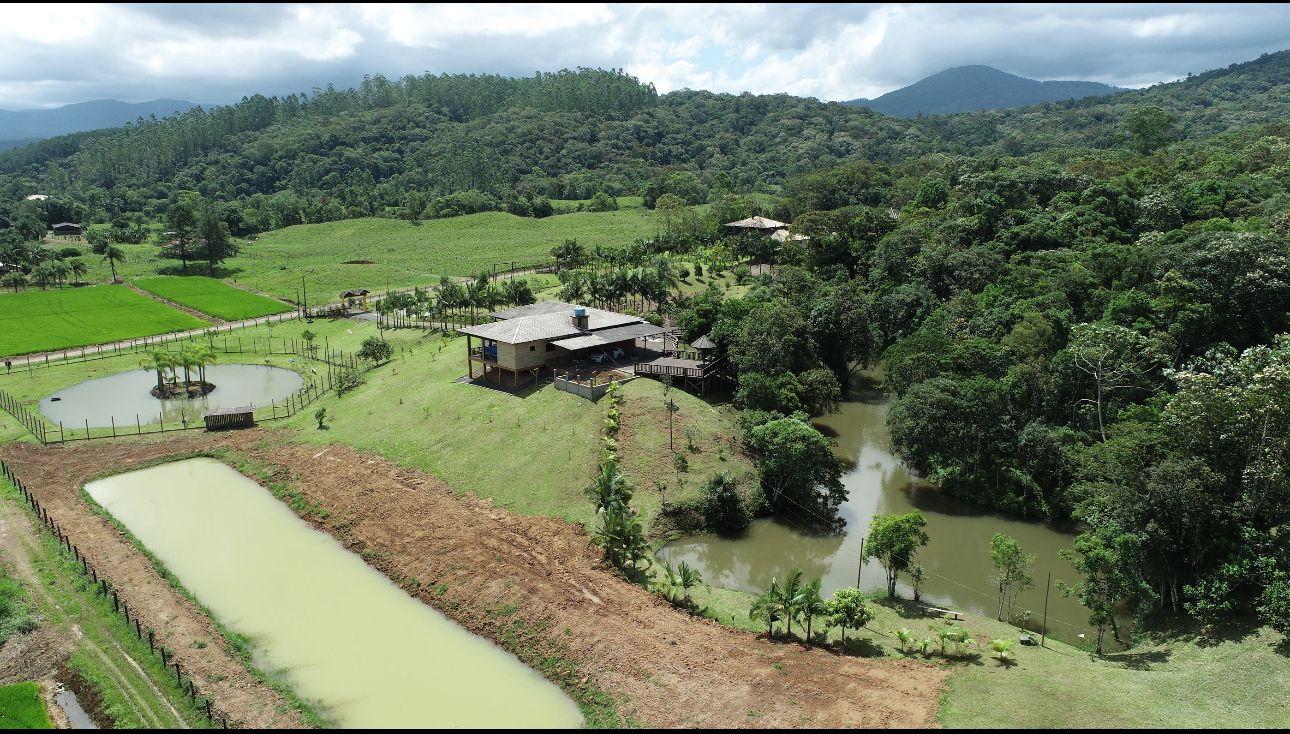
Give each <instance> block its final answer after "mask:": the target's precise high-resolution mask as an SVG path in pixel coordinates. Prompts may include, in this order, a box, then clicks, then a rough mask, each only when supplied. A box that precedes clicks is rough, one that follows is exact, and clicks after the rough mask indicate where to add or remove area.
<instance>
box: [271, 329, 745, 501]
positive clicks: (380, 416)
mask: <svg viewBox="0 0 1290 734" xmlns="http://www.w3.org/2000/svg"><path fill="white" fill-rule="evenodd" d="M387 333H388V334H389V336H390V338H391V339H392V340H393V339H395V338H406V335H407V334H408V333H409V332H408V331H393V332H387ZM465 351H466V346H465V340H464V339H460V338H457V339H454V338H448V339H443V338H441V337H440V336H438V335H427V336H425V337H424V338H422V339H420V343H419V344H417V345H416V346H415V347H412V348H411V350H410V351H408V352H407V354H406V355H405V356H403V357H401V358H399V359H396V360H394V361H393V362H392V363H391V364H389V365H386V366H383V367H380V368H378V369H376V370H374V371H372V372H370V373H368V375H367V384H365V385H364V386H362V387H360V388H358V389H357V390H355V391H354V392H352V393H350V394H348V395H345V396H344V397H336V396H335V395H329V396H327V397H326V398H324V399H323V401H322V402H321V403H320V405H322V406H324V407H326V408H327V414H328V417H329V428H328V430H325V431H319V430H317V427H316V425H315V424H314V423H313V415H312V411H306V412H308V413H310V415H308V416H304V415H301V416H297V417H295V418H293V419H292V420H290V421H287V422H284V423H280V424H275V425H278V426H290V427H292V428H294V429H297V430H298V436H299V437H300V440H304V441H307V442H311V443H344V444H348V445H350V446H353V447H355V448H357V449H360V450H363V451H371V452H374V453H376V454H379V455H381V456H384V457H385V458H387V459H389V460H391V461H394V462H396V463H400V464H404V465H406V466H411V467H415V468H417V469H421V470H422V471H425V472H428V473H431V474H434V475H435V476H437V477H439V478H441V479H443V480H444V481H446V482H447V483H448V484H449V485H451V486H452V487H453V488H455V489H457V490H458V491H464V492H472V493H474V494H476V495H478V496H480V497H488V498H491V499H493V500H494V501H495V502H497V503H498V504H500V505H504V506H506V507H508V508H510V509H513V510H515V511H517V512H521V513H524V514H531V515H548V516H551V517H559V518H563V519H566V520H569V521H571V522H577V523H584V524H585V523H589V522H591V520H592V519H593V517H594V515H595V512H594V508H593V507H592V506H591V502H590V501H589V500H588V499H587V497H586V495H584V494H583V489H584V488H585V487H586V486H587V484H589V483H590V481H591V479H592V477H593V476H594V474H595V472H596V470H597V465H598V462H599V461H600V457H601V450H602V449H601V442H600V432H601V428H602V426H603V421H604V415H605V406H604V405H603V404H594V403H591V402H588V401H587V400H584V399H582V398H580V397H578V396H576V395H572V394H570V393H566V392H561V391H559V390H556V389H555V388H554V387H552V386H551V385H546V386H543V387H541V388H539V389H536V390H532V389H530V390H528V391H524V392H523V393H522V394H520V395H515V394H511V393H508V392H504V391H500V390H494V389H491V388H487V387H481V386H478V385H469V384H461V383H458V382H457V379H458V378H460V377H463V376H464V375H465V374H466V355H465ZM396 352H397V350H396ZM623 393H624V396H625V398H626V399H627V401H628V405H629V406H630V409H631V416H632V417H630V418H629V421H633V422H635V421H637V418H636V417H635V416H636V414H638V413H639V415H640V418H639V421H638V422H639V425H633V424H632V423H627V424H625V426H627V427H628V432H629V433H630V434H631V435H630V437H628V438H626V439H625V440H624V443H623V447H622V455H623V462H624V472H625V473H626V475H627V477H628V479H629V481H631V482H632V483H633V485H634V487H635V490H636V499H635V500H634V504H636V505H637V506H638V507H639V508H640V510H641V512H642V513H644V518H645V519H646V521H647V522H649V521H651V520H652V519H653V518H654V517H655V516H656V515H657V513H658V511H659V508H660V506H661V500H662V497H661V495H660V494H659V493H658V492H657V491H656V490H655V488H654V484H653V479H654V478H656V477H658V478H662V479H664V481H667V483H668V485H669V487H670V488H672V492H671V493H669V495H668V499H669V501H673V502H675V501H679V500H680V499H682V498H685V497H692V496H695V495H696V494H697V491H698V489H699V487H700V486H701V485H702V483H703V481H705V480H706V479H707V478H708V476H710V475H711V474H713V473H715V472H717V471H719V470H721V469H724V468H730V469H731V471H732V473H734V474H735V475H736V476H740V477H748V476H749V475H750V472H751V467H750V466H749V465H748V462H747V460H746V459H744V458H743V457H742V456H741V455H739V454H738V453H737V452H734V451H729V450H726V451H723V450H721V449H719V448H718V436H721V435H728V434H729V428H728V426H727V425H726V421H727V419H728V418H727V416H726V415H725V414H724V413H722V412H720V411H718V410H716V409H714V408H712V407H711V406H709V405H707V404H706V403H704V402H703V401H702V400H700V399H699V398H697V397H695V396H693V395H689V394H687V393H685V392H683V391H681V390H673V392H672V396H673V398H674V399H675V400H676V402H677V404H678V405H679V406H680V411H679V412H678V413H677V424H676V433H675V441H676V447H677V448H678V450H680V451H683V452H684V453H685V454H686V455H687V457H688V458H689V462H690V469H689V472H687V473H686V474H685V475H684V476H685V478H686V485H687V488H686V490H684V492H682V491H679V490H677V489H675V488H676V481H675V477H676V472H675V469H674V466H673V459H672V452H670V451H668V450H667V418H666V411H665V410H664V408H663V398H662V386H661V385H660V384H659V383H658V382H655V381H653V380H644V379H638V380H633V381H631V382H628V383H626V384H625V385H624V386H623ZM688 425H694V426H695V427H696V430H697V434H696V442H695V443H696V447H697V448H698V449H699V451H698V452H691V451H690V450H689V449H688V447H687V438H686V435H685V432H684V426H688ZM722 457H724V459H723V458H722Z"/></svg>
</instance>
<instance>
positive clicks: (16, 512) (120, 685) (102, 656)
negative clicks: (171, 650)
mask: <svg viewBox="0 0 1290 734" xmlns="http://www.w3.org/2000/svg"><path fill="white" fill-rule="evenodd" d="M37 532H38V531H37V530H36V529H35V528H34V527H33V526H32V523H31V521H30V519H29V518H28V517H27V515H26V514H25V513H23V512H22V510H21V509H20V508H18V507H15V506H14V505H13V503H11V502H7V501H0V555H2V556H3V557H4V559H5V563H6V567H7V568H9V569H10V570H11V572H12V573H13V574H14V576H15V577H16V578H18V579H19V580H20V581H22V583H23V586H25V587H26V588H27V589H28V591H29V593H31V594H32V595H33V596H34V597H35V599H36V601H37V603H38V604H39V605H41V606H43V607H45V608H55V609H58V610H59V611H63V612H65V611H66V610H64V609H63V608H62V607H61V606H60V605H59V604H58V601H57V600H56V599H55V598H54V596H53V594H51V593H50V591H49V589H48V588H46V587H45V585H44V583H42V582H41V580H40V577H39V576H38V575H37V573H36V569H35V567H34V566H33V564H32V560H31V559H32V553H33V552H35V550H34V549H35V548H36V547H37V544H38V543H39V542H40V540H39V538H38V536H37ZM86 622H87V623H93V620H86ZM21 644H23V647H24V649H22V650H20V651H18V653H17V658H18V660H17V662H18V663H19V664H20V667H18V668H17V669H14V670H7V671H5V675H16V676H17V677H18V678H23V677H41V678H42V679H43V683H44V685H42V690H45V691H48V692H50V696H51V697H52V690H53V686H54V684H53V671H54V669H55V668H56V667H57V666H58V665H60V664H62V663H63V662H65V661H66V659H67V658H68V656H70V655H71V653H72V650H73V648H76V647H79V648H81V649H83V650H86V651H88V652H89V653H90V654H91V655H93V656H94V657H95V658H97V659H98V660H99V662H100V664H101V665H102V669H103V670H104V671H105V672H106V674H107V675H108V676H109V677H110V678H111V679H112V683H113V684H114V687H115V688H117V689H118V690H119V691H120V692H121V695H122V696H123V697H124V699H125V701H126V704H127V705H128V706H129V707H130V710H131V712H132V713H133V714H134V715H135V718H136V719H138V720H139V721H142V722H145V723H146V724H148V725H149V726H152V727H156V728H181V729H187V728H189V727H188V722H187V721H185V720H184V717H183V716H181V715H180V714H179V712H178V711H177V710H175V707H174V706H173V705H171V703H170V700H169V699H168V698H166V696H165V694H164V693H162V692H161V690H160V689H159V688H157V686H156V684H155V683H153V681H152V679H151V678H150V677H149V676H148V675H147V673H145V672H144V671H143V669H142V668H141V667H139V664H138V663H137V662H135V660H134V659H133V658H131V657H130V655H129V654H128V653H127V652H126V651H125V650H124V649H123V648H121V646H120V645H116V644H113V650H112V651H107V650H104V648H103V647H102V646H101V645H100V644H99V643H98V642H97V641H95V639H94V638H93V637H87V636H86V635H85V634H84V633H83V631H82V630H81V628H80V627H78V626H77V625H76V624H74V623H70V622H66V621H61V620H60V621H58V622H56V623H55V624H53V625H47V626H44V627H41V628H40V630H38V631H37V632H36V633H34V634H33V635H31V636H30V637H29V638H28V639H26V640H22V641H21ZM6 647H7V646H6ZM109 653H111V654H109ZM120 661H125V662H126V663H127V664H129V665H130V666H131V667H132V668H133V669H134V671H135V673H136V674H137V675H135V676H130V675H128V674H127V673H125V672H123V671H122V670H121V668H120V667H119V662H120ZM24 669H25V670H24ZM132 681H143V683H144V684H145V685H146V687H147V689H148V693H149V694H150V695H151V698H152V700H155V701H159V702H161V703H162V704H163V707H164V709H165V710H166V712H167V713H169V716H168V717H164V718H163V717H162V716H159V715H157V714H156V713H155V712H154V710H153V706H150V705H149V703H148V701H147V700H145V698H144V695H145V694H143V693H141V692H140V691H138V690H137V689H136V687H135V685H134V684H133V683H132ZM50 710H51V711H54V712H56V714H57V715H58V716H63V718H66V717H65V715H63V714H62V710H61V709H59V708H57V706H52V707H50Z"/></svg>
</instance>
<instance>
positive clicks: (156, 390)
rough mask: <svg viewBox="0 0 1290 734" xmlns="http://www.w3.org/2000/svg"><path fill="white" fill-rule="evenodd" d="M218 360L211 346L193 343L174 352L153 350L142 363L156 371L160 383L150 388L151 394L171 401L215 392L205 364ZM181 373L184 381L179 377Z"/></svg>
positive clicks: (149, 351)
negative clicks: (207, 376) (208, 379)
mask: <svg viewBox="0 0 1290 734" xmlns="http://www.w3.org/2000/svg"><path fill="white" fill-rule="evenodd" d="M216 359H217V357H216V353H215V350H214V349H213V348H212V347H211V346H210V345H208V344H201V343H198V342H191V343H188V344H184V345H183V346H182V347H181V348H180V349H178V350H173V351H172V350H168V349H150V350H148V351H147V352H146V353H145V354H144V356H143V358H142V359H140V361H139V364H140V366H141V367H144V368H145V369H151V370H153V371H154V372H156V373H157V384H156V385H155V386H153V388H152V390H151V391H150V392H151V393H152V396H153V397H154V398H157V399H159V400H171V399H174V398H198V397H202V396H203V395H209V394H210V393H211V392H212V391H214V390H215V385H214V384H213V383H210V382H207V381H206V367H207V365H212V364H215V361H216ZM181 372H182V373H183V379H182V380H180V379H179V376H180V373H181ZM194 377H196V379H193V378H194Z"/></svg>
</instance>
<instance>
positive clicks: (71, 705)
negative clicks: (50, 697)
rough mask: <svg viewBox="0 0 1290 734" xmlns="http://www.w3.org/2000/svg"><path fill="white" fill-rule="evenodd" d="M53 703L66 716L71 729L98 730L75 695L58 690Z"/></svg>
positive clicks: (62, 689)
mask: <svg viewBox="0 0 1290 734" xmlns="http://www.w3.org/2000/svg"><path fill="white" fill-rule="evenodd" d="M54 701H55V702H56V703H57V704H58V708H60V709H62V710H63V713H64V714H66V715H67V721H68V723H69V724H70V725H71V728H73V729H97V728H99V727H98V725H96V724H95V723H94V719H91V718H90V715H89V714H88V713H86V711H85V709H84V708H83V707H82V706H81V702H80V701H78V700H76V694H75V693H72V692H71V691H70V690H68V689H66V688H59V689H58V692H57V693H55V694H54Z"/></svg>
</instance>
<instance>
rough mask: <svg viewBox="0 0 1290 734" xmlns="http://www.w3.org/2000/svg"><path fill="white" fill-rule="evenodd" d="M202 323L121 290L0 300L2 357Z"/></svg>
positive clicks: (68, 291) (39, 294) (73, 291)
mask: <svg viewBox="0 0 1290 734" xmlns="http://www.w3.org/2000/svg"><path fill="white" fill-rule="evenodd" d="M205 325H206V322H204V321H201V320H199V319H197V318H195V317H193V316H189V315H188V314H186V313H184V312H182V311H178V310H176V309H173V308H171V307H170V306H167V305H165V304H164V303H161V302H159V301H154V300H152V299H151V298H148V297H147V296H144V295H141V294H139V293H136V292H135V291H133V290H131V289H129V288H127V287H125V286H106V285H105V286H94V287H89V288H68V289H57V290H50V291H36V290H29V291H23V292H21V293H5V294H3V295H0V356H10V355H17V354H28V353H30V352H44V351H48V350H51V349H65V348H67V347H80V346H85V345H89V344H101V343H104V342H112V341H118V340H121V339H134V338H137V337H141V336H152V335H154V334H164V333H168V332H172V331H184V330H187V329H196V328H199V327H202V326H205Z"/></svg>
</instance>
